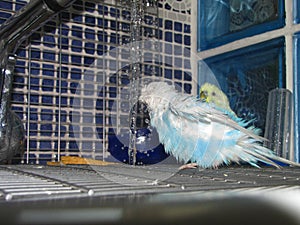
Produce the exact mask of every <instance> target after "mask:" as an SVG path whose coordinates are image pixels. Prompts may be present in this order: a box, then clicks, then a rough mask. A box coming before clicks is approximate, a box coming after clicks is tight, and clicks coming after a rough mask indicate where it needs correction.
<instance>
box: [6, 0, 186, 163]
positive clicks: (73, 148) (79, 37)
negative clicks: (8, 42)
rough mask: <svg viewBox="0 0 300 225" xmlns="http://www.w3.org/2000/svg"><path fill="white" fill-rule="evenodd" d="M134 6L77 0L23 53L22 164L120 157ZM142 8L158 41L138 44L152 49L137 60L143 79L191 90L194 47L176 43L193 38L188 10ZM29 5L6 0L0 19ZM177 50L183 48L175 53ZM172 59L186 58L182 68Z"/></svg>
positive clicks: (19, 87)
mask: <svg viewBox="0 0 300 225" xmlns="http://www.w3.org/2000/svg"><path fill="white" fill-rule="evenodd" d="M131 2H132V1H131V0H126V1H123V0H117V1H97V2H93V1H79V0H78V1H76V2H75V3H74V4H73V5H72V6H71V7H70V9H69V10H66V11H64V12H62V13H60V14H59V15H58V16H57V17H56V18H54V19H52V20H51V21H49V22H48V23H46V24H45V25H44V26H43V27H42V28H41V29H39V30H38V31H36V32H35V33H34V34H33V35H32V36H31V37H30V38H29V39H28V40H26V42H25V43H23V44H22V45H21V47H20V48H19V49H18V51H17V63H16V68H15V78H14V84H13V86H14V89H13V94H12V109H13V110H14V111H15V112H16V113H17V115H18V116H19V117H20V118H21V119H22V121H23V123H24V126H25V129H26V151H25V156H24V159H23V160H24V161H23V162H24V163H27V164H28V163H29V164H31V163H33V164H44V163H46V162H47V161H59V160H60V158H61V156H65V155H76V156H82V157H87V158H93V159H101V160H114V159H111V156H110V153H109V151H108V147H109V146H108V137H109V135H111V134H117V133H122V132H127V133H128V132H129V127H130V125H129V123H130V121H128V115H129V113H130V107H129V103H130V98H128V97H129V95H128V94H130V91H131V86H130V84H131V79H132V76H133V75H132V58H130V57H128V53H129V54H130V51H129V50H130V43H131V42H132V36H131V31H132V30H131V22H132V19H133V17H132V15H131V13H132V12H131V11H132V8H131ZM128 3H130V4H128ZM140 3H141V4H143V3H146V4H145V6H143V7H144V8H143V10H144V15H143V18H142V20H141V27H140V28H139V29H140V36H141V39H142V40H147V39H153V40H155V41H154V42H149V43H151V44H152V45H153V46H147V43H146V44H145V43H144V42H143V41H142V42H141V43H139V44H140V46H141V48H147V52H142V54H141V55H142V57H141V59H139V60H141V61H142V63H140V65H139V66H138V67H137V68H138V69H139V70H140V71H139V74H138V73H137V74H138V76H140V77H141V76H142V77H143V78H145V82H146V81H147V82H149V81H151V80H157V79H168V80H170V81H171V82H174V83H176V84H180V85H181V86H182V88H184V89H185V90H187V92H189V93H190V92H191V89H192V80H191V77H189V76H186V74H185V72H183V71H190V70H191V68H190V67H188V68H184V67H185V65H186V63H185V61H189V60H190V59H189V57H190V55H189V54H186V52H187V51H188V50H190V43H184V41H183V40H181V39H178V40H179V41H176V40H175V37H178V36H179V37H181V38H182V39H183V37H185V38H186V39H187V40H188V38H190V12H188V11H184V7H182V8H181V9H179V8H176V7H177V6H175V5H173V1H166V2H159V1H145V2H144V1H141V2H140ZM25 4H26V2H25V1H22V2H19V1H14V0H4V1H3V3H2V5H1V6H0V11H1V12H2V13H3V14H1V18H0V19H1V21H2V22H3V21H5V20H6V18H7V17H9V15H12V14H14V13H15V12H16V11H18V10H20V9H21V8H22V7H23V6H24V5H25ZM182 4H187V3H186V2H185V3H182ZM187 6H189V5H188V4H187ZM180 7H181V6H180ZM166 11H167V12H166ZM3 15H4V16H3ZM175 20H176V21H177V22H176V23H175V22H174V21H175ZM166 31H167V32H166ZM170 35H173V36H174V39H173V38H170V37H171V36H170ZM156 41H157V42H156ZM149 43H148V44H149ZM176 48H178V49H180V48H182V50H180V51H176V53H175V49H176ZM183 49H184V50H183ZM174 53H175V55H174ZM145 55H147V56H145ZM143 57H144V58H143ZM164 58H168V60H167V62H170V63H163V62H162V59H164ZM174 61H176V62H177V61H180V63H179V64H178V65H179V68H175V67H173V65H172V62H174ZM140 77H139V78H140ZM138 80H139V81H138V82H140V79H138ZM78 99H80V101H78ZM75 102H76V104H75ZM138 110H140V109H138ZM138 113H140V112H138ZM112 121H113V122H112Z"/></svg>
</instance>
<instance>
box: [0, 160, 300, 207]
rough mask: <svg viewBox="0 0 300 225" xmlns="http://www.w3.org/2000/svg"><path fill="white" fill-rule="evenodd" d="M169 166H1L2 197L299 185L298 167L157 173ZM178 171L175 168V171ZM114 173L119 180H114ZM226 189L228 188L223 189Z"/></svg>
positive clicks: (268, 188) (24, 198)
mask: <svg viewBox="0 0 300 225" xmlns="http://www.w3.org/2000/svg"><path fill="white" fill-rule="evenodd" d="M172 169H174V168H171V167H170V166H161V165H160V166H148V167H129V166H126V165H124V164H118V165H112V166H104V167H103V166H100V167H90V166H62V167H60V166H59V167H53V166H52V167H50V166H42V165H19V166H16V165H13V166H1V167H0V175H1V184H0V204H1V202H3V203H4V202H8V201H10V202H20V201H21V202H24V201H38V200H53V199H67V198H71V199H74V198H89V197H109V196H111V197H115V198H118V197H122V196H127V198H128V197H129V196H131V197H133V196H136V197H138V196H144V197H145V196H147V195H149V194H151V195H152V194H159V193H176V192H183V193H193V192H194V191H203V193H204V192H209V191H226V190H227V191H232V193H234V192H236V193H243V192H244V193H247V192H249V191H257V190H260V191H263V190H265V191H272V190H283V189H291V190H292V189H293V190H298V189H299V184H300V170H299V169H297V168H283V169H281V170H279V169H274V168H271V167H265V168H262V169H257V168H251V167H247V166H244V167H243V166H238V167H223V168H219V169H218V170H213V169H206V170H201V171H199V170H198V169H195V170H184V171H177V172H174V174H173V175H172V176H169V177H168V178H167V179H164V180H161V181H155V180H154V179H152V178H151V177H152V175H153V177H156V176H157V173H166V174H168V173H169V171H170V170H172ZM174 171H176V170H174ZM115 175H117V176H118V177H117V179H112V177H113V176H115ZM227 194H228V193H227Z"/></svg>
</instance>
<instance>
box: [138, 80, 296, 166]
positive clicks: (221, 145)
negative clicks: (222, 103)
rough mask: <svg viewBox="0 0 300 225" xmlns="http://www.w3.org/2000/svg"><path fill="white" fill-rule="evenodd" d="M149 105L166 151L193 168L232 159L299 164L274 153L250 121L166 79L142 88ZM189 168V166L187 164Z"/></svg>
mask: <svg viewBox="0 0 300 225" xmlns="http://www.w3.org/2000/svg"><path fill="white" fill-rule="evenodd" d="M140 100H141V101H143V102H145V104H147V107H148V110H149V114H150V123H151V126H153V127H155V128H156V130H157V132H158V135H159V140H160V142H161V143H162V144H164V147H165V151H166V152H167V153H169V154H172V155H173V156H174V157H175V158H176V159H177V160H178V161H181V162H183V163H188V162H190V164H188V165H190V166H191V167H195V166H199V167H201V168H216V167H218V166H221V165H224V164H225V165H229V164H230V163H232V162H236V163H239V162H247V163H249V164H251V165H252V166H255V167H259V164H258V163H259V162H264V163H267V164H270V165H273V166H275V167H278V168H279V167H280V166H279V165H277V163H276V162H274V161H279V162H283V163H286V164H289V165H292V166H299V164H297V163H294V162H291V161H289V160H287V159H283V158H280V157H278V156H276V155H274V153H273V151H271V150H270V149H267V148H265V147H263V146H262V144H261V143H262V142H263V141H264V140H265V139H264V138H263V137H260V136H258V135H257V134H256V132H255V130H256V129H255V128H254V127H251V126H249V124H248V122H247V121H243V120H242V119H239V120H238V119H236V120H234V119H232V118H231V117H230V116H229V115H228V114H226V113H224V110H218V109H217V108H216V107H212V105H211V104H208V103H207V102H204V101H202V100H200V99H198V98H196V97H194V96H190V95H188V94H184V93H181V92H178V91H176V90H175V87H174V86H173V85H169V84H167V83H165V82H152V83H150V84H148V85H147V86H145V87H144V88H143V89H142V91H141V96H140ZM185 168H186V167H185Z"/></svg>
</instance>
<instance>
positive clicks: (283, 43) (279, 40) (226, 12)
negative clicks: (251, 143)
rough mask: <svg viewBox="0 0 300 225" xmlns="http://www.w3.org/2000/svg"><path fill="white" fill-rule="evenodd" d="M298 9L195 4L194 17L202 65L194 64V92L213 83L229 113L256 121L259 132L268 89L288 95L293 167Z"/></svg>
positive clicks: (245, 1)
mask: <svg viewBox="0 0 300 225" xmlns="http://www.w3.org/2000/svg"><path fill="white" fill-rule="evenodd" d="M299 5H300V1H299V0H294V1H280V0H279V1H277V0H266V1H259V0H218V1H203V0H198V15H197V23H198V27H197V29H198V30H197V34H198V36H197V45H198V46H197V49H198V57H199V58H201V59H203V60H200V61H199V64H198V72H199V73H198V81H199V86H201V85H202V84H203V83H204V82H206V81H211V80H214V82H216V83H217V84H218V85H220V88H221V89H222V90H223V91H224V92H225V93H226V94H227V96H228V98H229V101H230V106H231V108H232V109H233V110H234V111H235V112H236V113H237V114H238V115H239V116H241V117H243V118H249V117H250V118H256V122H255V125H256V126H258V127H260V128H261V129H262V130H263V129H264V126H265V119H266V107H267V102H268V94H267V93H268V92H269V91H270V90H271V89H274V88H287V89H289V90H290V91H292V92H293V97H294V111H295V113H294V133H292V135H291V136H293V140H291V147H292V148H291V149H294V151H293V152H291V153H290V159H292V160H295V161H297V162H299V160H300V159H299V157H300V155H299V149H300V142H299V140H298V139H299V132H300V125H299V118H300V114H299V107H300V106H299V104H298V99H299V97H298V96H299V88H300V85H299V83H300V82H299V76H300V72H299V71H300V67H299V64H300V62H299V60H300V47H299V38H300V27H299V25H298V24H297V23H299V21H300V18H299V15H300V14H299V13H300V11H299V7H298V6H299ZM204 74H206V75H204ZM208 75H209V77H207V76H208ZM253 88H254V89H253ZM258 93H260V94H258ZM258 96H261V98H258ZM258 102H259V104H257V103H258ZM255 103H256V104H255Z"/></svg>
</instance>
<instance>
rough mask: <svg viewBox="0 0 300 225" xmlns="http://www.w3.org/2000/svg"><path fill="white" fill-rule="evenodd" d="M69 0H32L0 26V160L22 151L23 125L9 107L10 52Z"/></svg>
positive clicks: (7, 158)
mask: <svg viewBox="0 0 300 225" xmlns="http://www.w3.org/2000/svg"><path fill="white" fill-rule="evenodd" d="M73 1H74V0H56V1H55V0H46V1H42V0H39V1H36V0H32V1H30V2H29V3H28V4H27V5H26V6H25V7H23V8H22V9H21V10H19V11H18V12H17V13H16V14H15V15H14V16H12V17H11V18H9V19H8V20H7V21H5V22H4V23H3V24H2V25H1V27H0V50H1V51H0V69H1V74H0V75H1V77H0V100H1V102H0V105H1V106H0V110H1V111H0V122H1V124H0V163H7V162H9V161H10V160H11V159H12V157H13V156H14V155H15V154H22V153H23V143H24V140H23V139H24V128H23V125H22V122H21V120H20V119H19V118H18V116H17V115H16V114H15V113H13V112H12V111H11V109H10V97H11V92H12V82H13V74H14V66H15V61H16V59H15V57H14V56H13V54H14V53H15V51H16V50H17V48H18V47H19V45H20V44H21V43H22V42H23V41H24V39H25V38H27V37H28V36H29V35H31V34H32V33H33V32H34V31H35V30H37V29H38V28H40V27H41V26H42V25H43V24H44V23H45V22H46V21H48V20H49V19H50V18H51V17H52V16H54V15H55V14H56V13H57V12H59V11H60V10H62V9H64V8H65V7H68V6H69V5H70V4H71V3H72V2H73Z"/></svg>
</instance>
